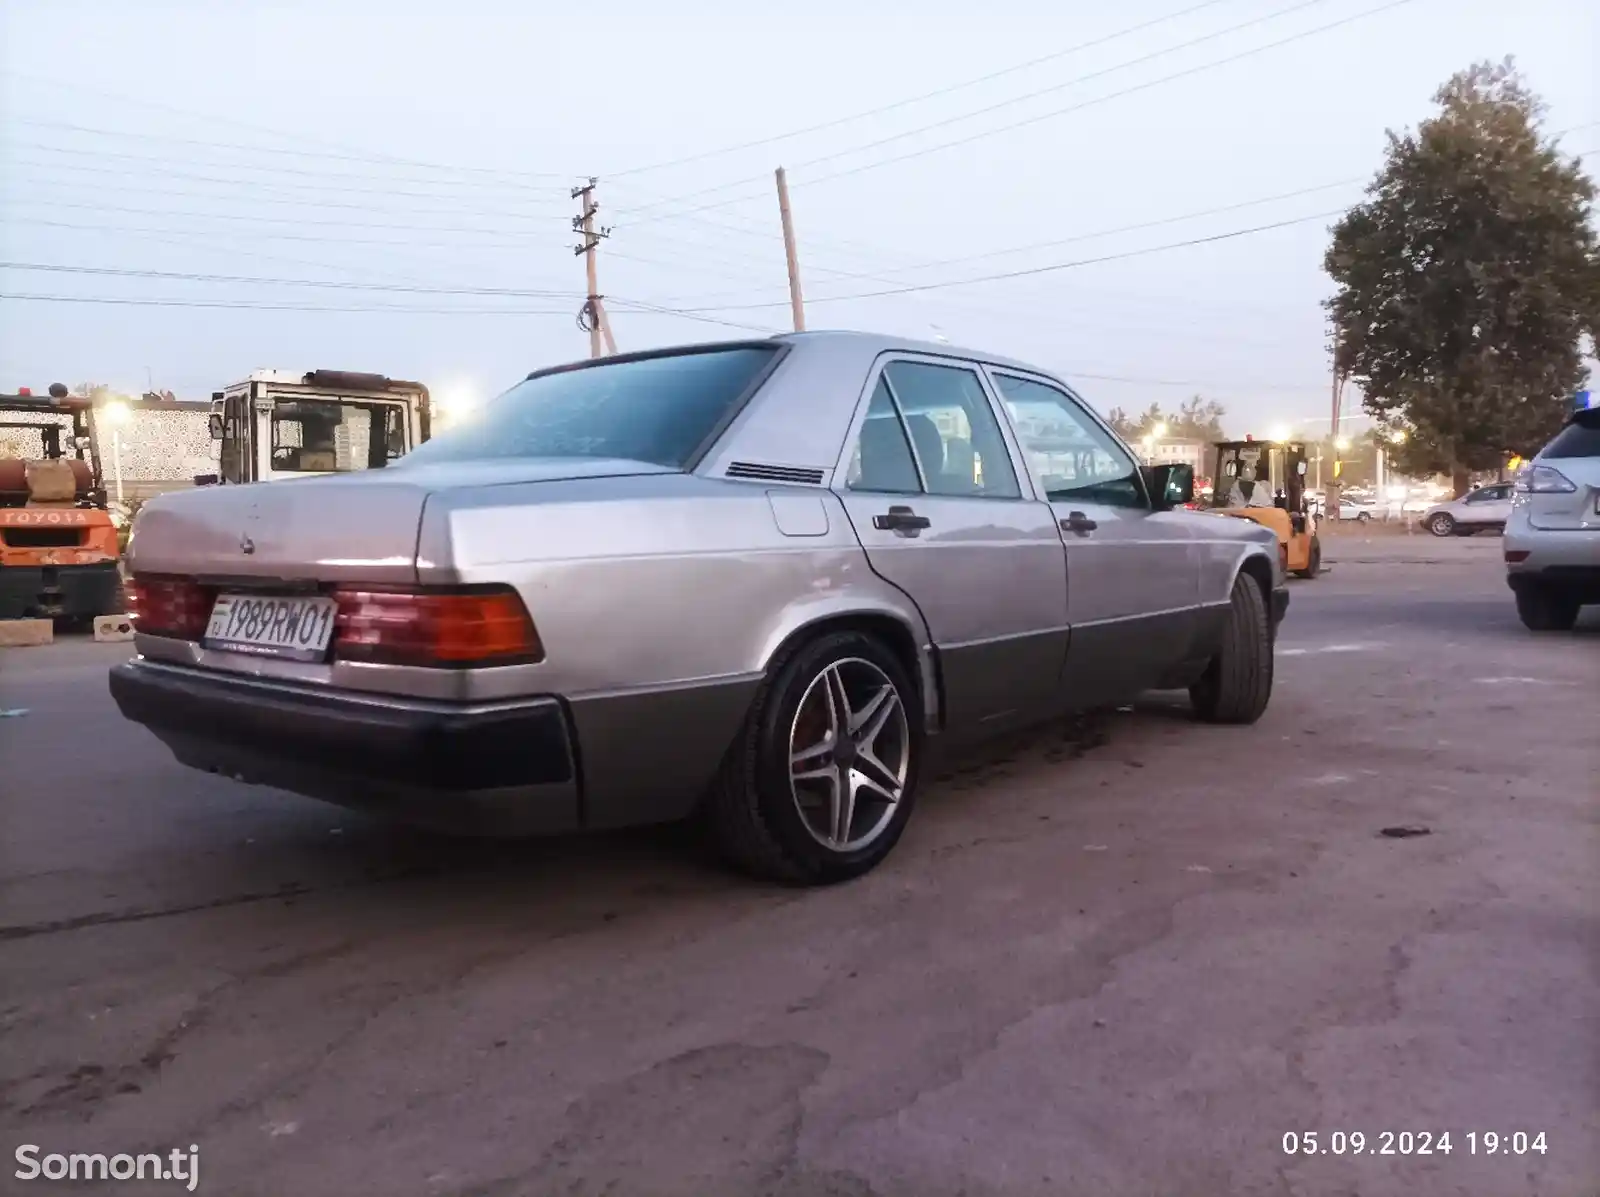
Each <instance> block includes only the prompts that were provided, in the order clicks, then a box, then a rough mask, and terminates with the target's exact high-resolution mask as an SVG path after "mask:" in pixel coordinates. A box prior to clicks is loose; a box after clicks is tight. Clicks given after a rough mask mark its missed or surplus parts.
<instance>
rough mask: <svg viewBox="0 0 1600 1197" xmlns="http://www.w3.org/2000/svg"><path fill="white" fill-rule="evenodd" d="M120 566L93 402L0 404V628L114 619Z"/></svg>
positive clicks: (19, 399) (6, 399)
mask: <svg viewBox="0 0 1600 1197" xmlns="http://www.w3.org/2000/svg"><path fill="white" fill-rule="evenodd" d="M120 559H121V549H120V547H119V545H118V543H117V529H116V526H115V524H113V523H112V520H111V513H110V511H109V510H108V509H107V503H106V489H105V484H104V482H103V480H102V478H101V475H100V440H99V431H98V427H97V424H96V421H95V407H94V401H93V400H91V399H85V398H80V397H77V396H69V395H68V394H67V388H66V387H64V386H62V385H61V384H60V383H56V384H55V385H54V386H52V387H51V388H50V394H49V396H48V397H45V396H36V395H33V394H31V393H30V392H26V391H23V392H20V393H18V394H15V395H0V619H63V620H72V621H75V622H80V623H87V622H88V621H90V620H92V619H93V618H94V617H95V616H97V615H111V614H115V613H117V612H118V611H119V610H120V609H121V584H122V578H121V575H120V574H119V572H118V562H119V560H120Z"/></svg>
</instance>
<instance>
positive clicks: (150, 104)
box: [0, 71, 574, 179]
mask: <svg viewBox="0 0 1600 1197" xmlns="http://www.w3.org/2000/svg"><path fill="white" fill-rule="evenodd" d="M8 76H9V77H13V78H17V79H28V80H32V81H33V82H35V83H42V84H45V85H47V86H52V87H59V88H64V89H66V90H68V91H79V92H83V93H85V94H87V95H94V96H100V97H102V98H104V99H109V100H117V101H119V102H121V103H124V104H137V105H141V106H143V107H146V108H154V109H157V110H158V111H161V112H171V113H174V114H176V115H178V116H184V117H188V118H189V119H190V120H199V121H210V122H212V123H213V124H220V125H228V126H231V127H233V128H240V129H247V130H249V131H251V132H253V133H265V134H267V135H268V136H269V137H276V138H279V139H280V140H283V141H290V142H300V143H301V144H310V145H322V146H327V147H329V150H286V149H280V148H276V147H271V146H250V145H241V144H239V143H237V142H233V143H229V142H214V141H200V140H195V139H190V138H180V137H169V136H166V135H163V134H156V133H126V132H121V131H118V130H105V129H93V128H90V127H88V126H85V125H75V124H70V123H67V122H64V121H40V120H23V119H13V120H12V123H13V124H20V125H30V126H36V127H44V128H56V129H68V130H72V131H74V132H80V133H102V134H104V133H110V134H111V135H114V136H129V137H143V138H146V139H148V140H152V141H166V142H170V143H173V144H183V145H209V146H225V147H227V148H231V149H245V150H251V151H254V152H256V153H263V154H292V155H295V156H297V157H302V158H326V159H331V160H336V161H344V162H369V163H372V162H376V163H392V164H395V165H399V166H415V167H420V168H422V169H424V170H438V171H446V172H454V173H466V174H485V175H499V176H501V177H505V178H516V177H521V178H525V179H526V178H539V179H569V178H572V177H574V176H573V175H571V174H569V173H564V172H557V171H537V172H530V171H507V170H503V169H498V168H489V167H480V166H451V165H447V164H444V163H438V162H428V161H425V160H423V159H419V158H404V157H401V156H399V155H397V154H381V153H374V152H371V151H363V150H360V149H358V148H357V147H353V146H349V145H343V144H341V143H339V142H336V141H329V140H327V139H324V138H317V137H307V136H306V135H305V134H302V133H285V132H284V131H283V130H281V129H274V128H271V127H269V126H267V125H257V124H252V123H251V122H249V121H241V120H236V119H234V118H232V117H225V116H218V115H216V114H215V113H205V112H195V111H193V110H191V109H187V108H179V107H176V106H175V105H172V104H161V103H158V102H156V101H154V100H150V99H146V98H144V97H142V96H132V95H127V94H125V93H122V92H114V91H107V90H105V89H103V88H97V87H87V86H85V85H84V84H82V83H76V82H72V81H69V80H66V79H62V78H59V77H57V76H53V75H33V74H30V73H28V72H26V71H6V72H0V78H5V77H8ZM330 150H342V151H345V152H343V153H332V152H329V151H330Z"/></svg>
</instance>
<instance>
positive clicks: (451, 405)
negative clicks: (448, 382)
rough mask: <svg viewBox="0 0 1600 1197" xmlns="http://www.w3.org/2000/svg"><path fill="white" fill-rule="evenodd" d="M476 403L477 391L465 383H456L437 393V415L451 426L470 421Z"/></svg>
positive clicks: (476, 406)
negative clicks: (442, 417)
mask: <svg viewBox="0 0 1600 1197" xmlns="http://www.w3.org/2000/svg"><path fill="white" fill-rule="evenodd" d="M478 403H479V399H478V393H477V391H476V390H475V389H474V388H473V387H472V386H471V385H469V384H467V383H456V384H455V385H453V386H448V387H445V388H444V389H443V390H442V391H440V392H439V414H440V415H442V416H444V418H445V420H446V421H447V422H448V423H451V424H455V423H459V422H464V421H466V420H469V419H471V418H472V414H473V412H475V411H476V410H477V408H478Z"/></svg>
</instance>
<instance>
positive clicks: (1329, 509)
mask: <svg viewBox="0 0 1600 1197" xmlns="http://www.w3.org/2000/svg"><path fill="white" fill-rule="evenodd" d="M1343 407H1344V375H1343V374H1342V373H1341V372H1340V368H1339V330H1338V328H1337V326H1335V328H1334V332H1333V415H1332V418H1331V419H1330V420H1329V421H1328V443H1329V444H1330V445H1332V446H1333V470H1332V474H1333V477H1332V478H1331V479H1330V480H1329V482H1328V486H1327V488H1326V489H1325V490H1324V491H1323V492H1322V510H1323V513H1324V518H1325V519H1331V520H1337V519H1338V518H1339V507H1340V502H1339V490H1340V488H1341V487H1342V486H1343V484H1344V464H1343V461H1342V460H1341V451H1340V449H1339V424H1340V421H1341V417H1342V416H1343V411H1342V408H1343Z"/></svg>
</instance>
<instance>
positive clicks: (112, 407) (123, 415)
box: [100, 399, 133, 424]
mask: <svg viewBox="0 0 1600 1197" xmlns="http://www.w3.org/2000/svg"><path fill="white" fill-rule="evenodd" d="M100 410H101V414H102V415H103V416H104V417H105V421H106V423H108V424H126V423H127V422H128V420H129V419H130V418H132V416H133V412H132V411H131V410H129V408H128V405H127V403H126V402H124V401H123V400H121V399H112V400H110V401H108V402H107V403H106V405H105V406H104V407H102V408H101V409H100Z"/></svg>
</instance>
